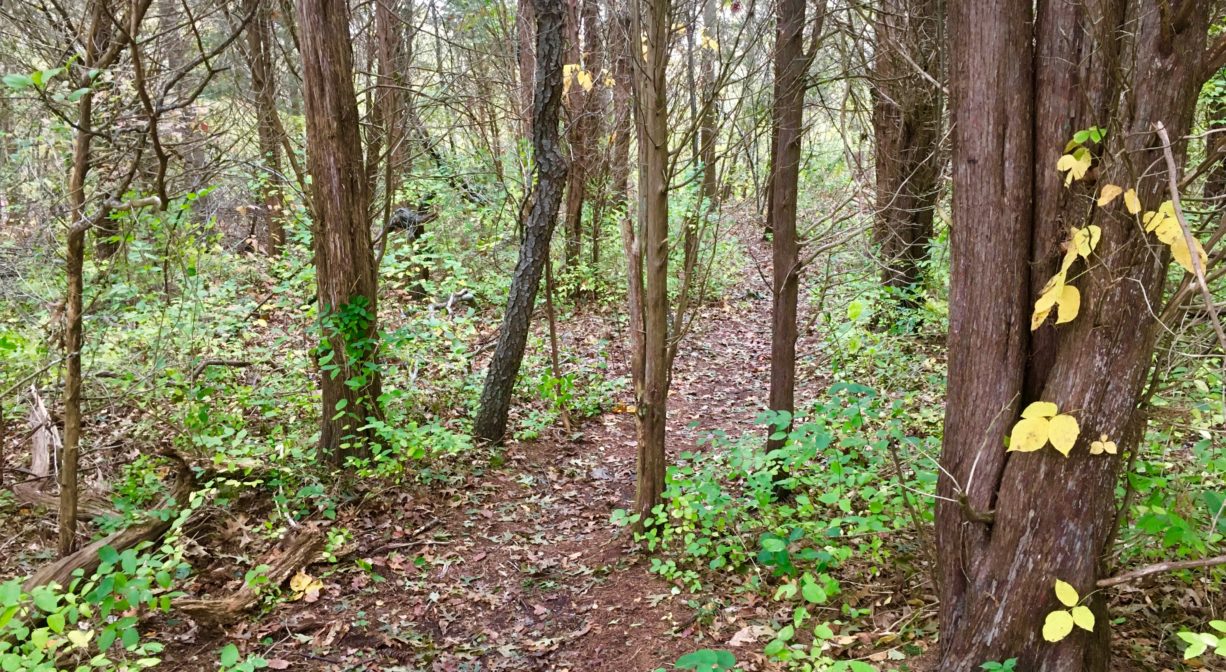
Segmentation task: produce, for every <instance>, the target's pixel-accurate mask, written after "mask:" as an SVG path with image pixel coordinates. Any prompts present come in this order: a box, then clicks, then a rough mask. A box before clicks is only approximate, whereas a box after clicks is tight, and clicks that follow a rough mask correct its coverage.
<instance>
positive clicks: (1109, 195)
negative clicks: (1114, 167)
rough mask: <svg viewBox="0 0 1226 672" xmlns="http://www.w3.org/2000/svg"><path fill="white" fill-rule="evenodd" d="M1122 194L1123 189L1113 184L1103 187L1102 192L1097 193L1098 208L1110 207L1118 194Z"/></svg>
mask: <svg viewBox="0 0 1226 672" xmlns="http://www.w3.org/2000/svg"><path fill="white" fill-rule="evenodd" d="M1122 193H1124V188H1123V187H1120V186H1116V185H1114V184H1107V185H1103V190H1102V191H1100V192H1099V193H1098V207H1100V208H1101V207H1103V206H1104V205H1110V204H1111V201H1114V200H1115V199H1116V198H1118V197H1119V195H1120V194H1122Z"/></svg>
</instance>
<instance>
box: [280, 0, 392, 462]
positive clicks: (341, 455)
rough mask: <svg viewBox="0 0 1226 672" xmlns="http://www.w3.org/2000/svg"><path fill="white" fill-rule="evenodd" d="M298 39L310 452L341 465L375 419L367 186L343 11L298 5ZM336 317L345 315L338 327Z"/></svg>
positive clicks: (317, 1) (304, 0)
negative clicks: (315, 374)
mask: <svg viewBox="0 0 1226 672" xmlns="http://www.w3.org/2000/svg"><path fill="white" fill-rule="evenodd" d="M298 34H299V35H300V36H301V39H302V73H303V89H304V94H305V100H304V102H305V105H306V130H307V155H308V164H309V171H310V174H311V204H312V208H311V211H312V215H313V216H314V217H315V227H314V228H315V266H316V280H317V283H318V297H319V311H320V321H321V325H322V329H323V334H322V340H323V345H325V346H326V347H325V350H326V352H325V355H324V357H325V358H327V357H328V356H329V355H330V360H329V361H327V363H326V364H324V366H323V371H322V372H321V373H322V375H321V377H320V388H321V396H322V402H323V411H322V413H323V419H322V427H321V430H320V443H319V445H320V453H321V454H323V455H327V456H329V457H330V459H331V460H332V462H333V463H334V464H335V465H338V466H339V465H342V464H343V463H344V460H345V457H346V456H347V455H350V454H355V455H361V454H364V453H365V452H366V450H367V446H368V443H369V442H370V441H372V440H373V439H374V436H373V434H371V433H370V432H369V430H363V429H362V427H363V426H364V425H366V421H367V418H369V417H379V416H380V415H381V411H380V408H379V396H380V394H381V388H382V384H381V380H380V373H379V370H378V367H377V365H376V357H377V354H378V329H377V327H378V297H377V294H376V277H375V268H374V257H373V254H372V250H371V242H370V222H369V215H368V212H369V210H368V208H369V205H370V192H371V189H370V184H369V183H368V182H367V181H366V179H365V176H366V173H365V171H364V170H363V160H362V143H361V135H360V134H359V130H358V108H357V98H356V97H355V95H354V90H353V51H352V45H351V42H350V39H349V11H348V8H347V5H346V3H344V2H330V1H329V0H299V2H298ZM340 316H345V317H347V318H352V319H351V320H350V321H348V324H347V326H343V325H342V324H341V321H342V320H340V319H339V317H340Z"/></svg>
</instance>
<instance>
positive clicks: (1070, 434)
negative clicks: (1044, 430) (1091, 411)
mask: <svg viewBox="0 0 1226 672" xmlns="http://www.w3.org/2000/svg"><path fill="white" fill-rule="evenodd" d="M1048 432H1049V436H1048V438H1049V439H1051V445H1052V447H1053V448H1055V449H1056V450H1058V451H1060V453H1061V454H1062V455H1064V456H1065V457H1068V454H1069V451H1071V450H1072V449H1073V444H1075V443H1077V435H1078V434H1079V433H1081V428H1080V427H1078V426H1077V418H1074V417H1073V416H1071V415H1057V416H1056V417H1054V418H1052V419H1051V427H1050V429H1048Z"/></svg>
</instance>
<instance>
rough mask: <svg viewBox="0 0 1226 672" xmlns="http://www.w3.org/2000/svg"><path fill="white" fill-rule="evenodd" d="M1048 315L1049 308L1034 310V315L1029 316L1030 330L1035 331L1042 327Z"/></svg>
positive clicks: (1049, 312) (1049, 313)
mask: <svg viewBox="0 0 1226 672" xmlns="http://www.w3.org/2000/svg"><path fill="white" fill-rule="evenodd" d="M1048 315H1051V308H1048V309H1047V310H1039V309H1038V308H1035V309H1034V313H1032V314H1031V315H1030V330H1031V331H1034V330H1035V329H1038V328H1039V327H1041V326H1043V323H1044V322H1046V321H1047V316H1048Z"/></svg>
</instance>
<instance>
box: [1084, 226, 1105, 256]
mask: <svg viewBox="0 0 1226 672" xmlns="http://www.w3.org/2000/svg"><path fill="white" fill-rule="evenodd" d="M1086 230H1087V231H1089V232H1090V251H1091V252H1093V251H1094V250H1095V249H1097V248H1098V241H1099V240H1100V239H1101V238H1102V237H1103V227H1101V226H1097V225H1095V224H1091V225H1089V226H1087V227H1086Z"/></svg>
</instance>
